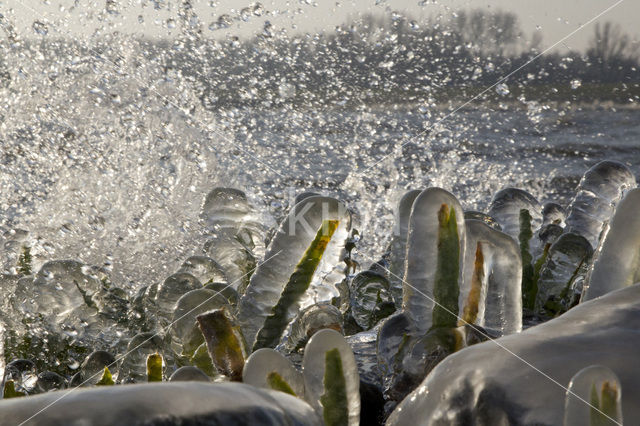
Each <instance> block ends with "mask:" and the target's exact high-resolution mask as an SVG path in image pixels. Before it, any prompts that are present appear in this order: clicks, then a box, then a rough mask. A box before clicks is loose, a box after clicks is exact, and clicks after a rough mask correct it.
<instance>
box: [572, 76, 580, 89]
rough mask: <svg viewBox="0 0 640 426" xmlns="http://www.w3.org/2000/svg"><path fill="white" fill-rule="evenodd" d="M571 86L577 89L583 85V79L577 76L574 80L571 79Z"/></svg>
mask: <svg viewBox="0 0 640 426" xmlns="http://www.w3.org/2000/svg"><path fill="white" fill-rule="evenodd" d="M570 84H571V88H572V89H573V90H576V89H577V88H578V87H580V86H582V80H580V79H579V78H575V79H573V80H571V83H570Z"/></svg>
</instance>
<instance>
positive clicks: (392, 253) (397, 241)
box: [389, 189, 421, 307]
mask: <svg viewBox="0 0 640 426" xmlns="http://www.w3.org/2000/svg"><path fill="white" fill-rule="evenodd" d="M420 192H421V190H419V189H414V190H411V191H408V192H407V193H405V194H404V195H403V196H402V198H401V199H400V202H399V203H398V210H397V212H396V218H395V221H396V222H395V228H394V232H393V239H392V240H391V246H390V247H389V271H390V272H391V274H390V276H389V281H390V282H391V293H392V295H393V299H394V300H395V302H396V306H397V307H400V305H401V304H402V279H401V278H402V276H403V275H404V264H405V257H406V255H407V236H408V234H409V218H410V216H411V209H412V207H413V202H414V201H415V199H416V198H417V197H418V195H420Z"/></svg>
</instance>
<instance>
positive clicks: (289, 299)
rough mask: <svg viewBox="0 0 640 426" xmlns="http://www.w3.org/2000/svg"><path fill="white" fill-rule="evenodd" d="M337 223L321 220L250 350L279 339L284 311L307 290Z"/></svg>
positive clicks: (286, 319) (270, 344) (269, 345)
mask: <svg viewBox="0 0 640 426" xmlns="http://www.w3.org/2000/svg"><path fill="white" fill-rule="evenodd" d="M338 224H339V221H337V220H325V221H323V222H322V225H321V226H320V229H319V230H318V232H317V234H316V237H315V238H314V240H313V241H312V242H311V244H310V245H309V247H308V248H307V250H306V251H305V252H304V254H303V255H302V258H301V259H300V262H298V265H297V266H296V269H295V270H294V271H293V274H291V277H290V278H289V282H288V283H287V285H286V286H285V287H284V290H283V291H282V295H281V296H280V300H278V303H277V304H276V305H275V306H274V307H273V309H272V311H271V315H269V316H268V317H267V318H266V319H265V321H264V324H263V326H262V328H261V329H260V331H259V332H258V336H257V337H256V342H255V344H254V345H253V350H254V351H256V350H258V349H261V348H275V347H276V345H277V344H278V341H279V339H280V336H282V333H283V331H284V329H285V328H286V326H287V323H288V318H287V312H288V311H289V308H290V307H291V306H292V305H293V304H295V303H296V302H297V301H298V300H299V299H300V297H302V295H303V294H304V293H305V292H306V291H307V289H308V288H309V285H310V284H311V280H312V279H313V275H314V273H315V271H316V268H317V267H318V265H319V264H320V260H321V259H322V255H323V254H324V251H325V250H326V248H327V245H328V244H329V241H331V237H332V236H333V234H334V233H335V231H336V229H338Z"/></svg>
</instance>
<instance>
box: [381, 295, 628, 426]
mask: <svg viewBox="0 0 640 426" xmlns="http://www.w3.org/2000/svg"><path fill="white" fill-rule="evenodd" d="M639 327H640V286H639V285H634V286H631V287H627V288H624V289H621V290H618V291H615V292H612V293H609V294H607V295H605V296H602V297H600V298H596V299H594V300H591V301H589V302H586V303H582V304H580V305H578V306H576V307H575V308H573V309H571V310H570V311H569V312H567V313H565V314H563V315H562V316H560V317H558V318H556V319H553V320H551V321H548V322H546V323H544V324H540V325H538V326H536V327H532V328H530V329H527V330H525V331H523V332H522V333H519V334H512V335H509V336H505V337H502V338H500V339H498V340H497V341H496V342H491V341H489V342H484V343H481V344H478V345H474V346H471V347H469V348H466V349H464V350H462V351H460V352H457V353H455V354H453V355H451V356H449V357H448V358H446V359H445V360H444V361H442V362H441V363H440V364H439V365H438V366H437V367H436V368H435V369H433V370H432V371H431V373H430V374H429V375H428V376H427V378H426V379H425V380H424V381H423V382H422V384H421V385H420V386H418V388H416V389H415V390H414V391H413V392H412V393H411V394H410V395H409V396H408V397H407V398H406V399H405V400H404V401H403V402H402V403H401V404H399V405H398V407H397V408H396V410H395V411H394V412H393V414H392V415H391V416H390V418H389V419H388V421H387V425H388V426H395V425H398V426H400V425H405V424H418V425H436V424H442V422H446V423H449V422H454V423H455V422H458V421H462V419H469V418H471V419H474V420H475V421H484V422H485V424H500V423H501V422H507V423H508V424H514V425H531V424H538V425H549V426H551V425H560V424H562V421H563V417H564V401H565V390H564V389H563V388H562V387H560V386H559V385H557V384H555V383H553V382H551V381H550V380H549V379H548V378H547V377H545V376H544V375H542V374H540V373H539V372H538V371H536V370H535V369H538V370H539V371H542V372H544V373H545V374H546V375H548V376H549V377H552V378H553V379H554V380H556V381H557V382H558V383H560V384H561V385H562V386H564V387H566V386H568V384H569V382H570V381H571V378H572V377H573V376H574V375H575V374H576V373H577V372H578V371H579V370H580V369H582V368H585V367H588V366H590V365H603V366H606V367H608V368H610V369H611V370H612V371H614V372H615V374H616V375H617V376H618V377H619V378H620V383H621V387H622V411H623V416H624V418H626V419H636V418H640V406H639V405H638V404H637V403H636V401H638V399H639V398H640V386H638V383H640V371H639V370H638V369H637V368H636V367H637V362H636V359H637V348H638V345H640V335H639V334H638V332H637V330H638V328H639ZM496 343H498V344H499V345H498V344H496ZM505 348H506V350H505ZM514 354H515V355H516V356H514ZM525 362H526V363H525ZM527 363H528V364H527ZM534 368H535V369H534ZM434 396H437V397H434Z"/></svg>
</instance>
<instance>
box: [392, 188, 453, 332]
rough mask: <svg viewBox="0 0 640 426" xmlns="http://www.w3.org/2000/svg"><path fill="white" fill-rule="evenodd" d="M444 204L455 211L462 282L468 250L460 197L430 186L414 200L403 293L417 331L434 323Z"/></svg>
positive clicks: (423, 330) (426, 328) (405, 307)
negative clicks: (466, 248)
mask: <svg viewBox="0 0 640 426" xmlns="http://www.w3.org/2000/svg"><path fill="white" fill-rule="evenodd" d="M443 205H447V206H448V207H449V209H452V210H454V211H455V219H456V227H457V232H458V239H459V248H460V255H459V269H458V270H459V277H458V283H460V282H461V281H462V273H463V268H464V263H463V262H464V249H465V223H464V214H463V210H462V206H461V205H460V203H459V202H458V200H457V199H456V197H454V196H453V195H452V194H451V193H449V192H447V191H445V190H444V189H441V188H428V189H426V190H424V191H422V192H421V193H420V195H418V197H417V198H416V199H415V201H414V203H413V210H412V211H411V217H410V220H409V234H408V239H407V258H406V262H405V274H404V282H403V292H402V298H403V299H402V308H403V310H404V311H405V312H406V313H407V315H408V317H409V318H410V319H411V320H412V321H413V323H414V324H415V327H416V328H417V330H418V331H422V332H425V331H427V330H428V329H429V327H431V324H432V311H433V308H434V302H433V301H434V287H435V281H436V271H437V258H438V256H437V253H438V244H437V243H438V230H439V227H440V224H439V221H438V212H439V211H440V209H441V207H442V206H443Z"/></svg>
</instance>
